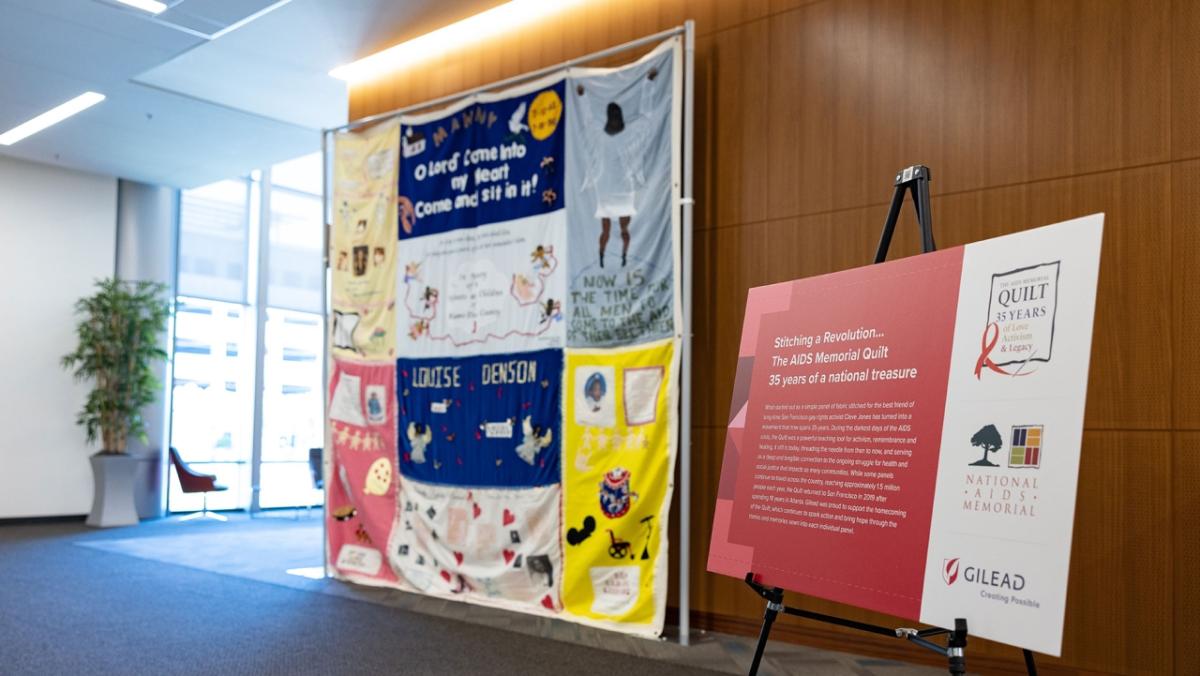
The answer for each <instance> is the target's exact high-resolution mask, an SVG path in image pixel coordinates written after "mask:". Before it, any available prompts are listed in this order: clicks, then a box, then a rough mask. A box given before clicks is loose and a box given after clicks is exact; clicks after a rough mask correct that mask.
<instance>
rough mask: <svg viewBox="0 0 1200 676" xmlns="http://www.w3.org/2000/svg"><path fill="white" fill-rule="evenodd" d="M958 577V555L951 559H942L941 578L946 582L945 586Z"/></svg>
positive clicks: (952, 582)
mask: <svg viewBox="0 0 1200 676" xmlns="http://www.w3.org/2000/svg"><path fill="white" fill-rule="evenodd" d="M957 579H958V557H954V558H953V559H942V580H944V581H945V582H946V586H947V587H949V586H950V585H952V584H954V582H955V581H956V580H957Z"/></svg>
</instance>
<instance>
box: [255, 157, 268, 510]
mask: <svg viewBox="0 0 1200 676" xmlns="http://www.w3.org/2000/svg"><path fill="white" fill-rule="evenodd" d="M258 200H259V201H258V233H257V234H258V251H256V252H255V253H256V254H257V256H256V258H257V263H256V265H255V273H256V274H255V276H254V277H255V286H254V288H255V291H254V317H255V324H254V326H255V329H254V355H255V358H254V426H253V430H254V431H253V432H252V433H251V435H252V436H251V449H252V450H251V452H250V516H254V513H255V512H257V511H258V510H259V504H258V492H259V485H260V483H261V481H262V431H263V420H262V418H263V385H264V382H263V375H264V373H265V372H266V364H265V362H266V355H267V281H268V280H269V279H270V276H269V275H270V267H271V247H270V242H271V233H270V230H271V170H270V169H265V170H263V172H262V175H261V178H260V180H259V182H258Z"/></svg>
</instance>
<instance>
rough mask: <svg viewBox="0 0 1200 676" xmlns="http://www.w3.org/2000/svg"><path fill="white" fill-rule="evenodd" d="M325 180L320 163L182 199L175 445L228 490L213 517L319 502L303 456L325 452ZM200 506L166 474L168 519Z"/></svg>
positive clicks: (217, 498) (218, 498)
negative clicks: (321, 449) (234, 511)
mask: <svg viewBox="0 0 1200 676" xmlns="http://www.w3.org/2000/svg"><path fill="white" fill-rule="evenodd" d="M322 180H323V178H322V174H321V155H320V154H319V153H315V154H313V155H307V156H305V157H301V158H298V159H295V160H291V161H288V162H283V163H281V164H278V165H275V166H274V167H272V168H271V169H270V170H268V171H264V172H261V174H260V173H259V172H255V175H253V176H251V177H249V178H245V179H236V180H227V181H220V182H218V183H213V184H211V185H207V186H204V187H201V188H197V189H194V190H186V191H184V192H183V195H182V198H181V203H180V236H179V265H178V270H179V273H178V274H179V279H178V297H177V299H176V300H177V308H176V309H177V312H176V315H175V366H174V381H173V385H172V386H173V395H172V404H171V416H172V422H171V445H172V446H174V447H175V448H177V449H178V450H179V452H180V454H181V456H182V457H183V459H184V460H185V461H186V462H187V463H188V464H189V465H192V466H194V467H195V468H196V469H197V470H198V471H202V472H208V473H212V474H216V475H217V477H218V483H222V484H224V485H226V486H227V487H228V489H229V490H227V491H224V492H221V493H214V494H212V495H210V496H209V507H210V508H214V509H235V508H253V507H255V506H257V507H264V508H267V507H290V506H300V505H309V504H319V502H320V500H321V494H320V492H319V491H316V490H315V489H314V488H313V481H312V476H311V472H310V470H309V464H308V456H309V449H310V448H317V447H320V446H321V445H322V444H323V439H324V425H323V415H324V400H323V396H324V394H323V393H324V385H323V382H324V364H325V352H324V349H325V340H324V337H325V320H324V314H323V312H324V309H323V308H324V293H325V271H324V267H323V265H322V251H323V248H324V230H323V225H322V223H323V219H322V218H321V206H322V203H321V194H320V189H321V183H322ZM260 215H261V217H260ZM264 229H265V234H266V235H267V236H266V238H265V242H263V243H264V244H265V245H266V247H265V249H263V250H260V249H262V247H260V246H259V242H260V241H263V240H262V238H261V234H260V233H263V232H264ZM260 279H261V280H262V281H263V285H261V286H260V281H259V280H260ZM258 288H264V289H265V296H266V297H265V298H263V299H261V300H262V301H263V302H262V303H261V306H262V307H261V308H260V302H259V300H260V299H258V298H256V296H257V295H258V294H257V293H256V289H258ZM260 354H261V355H262V356H261V359H262V363H261V382H256V374H257V373H259V372H260V371H259V368H258V367H259V366H260V364H259V363H258V358H259V355H260ZM257 388H261V394H262V396H261V406H260V407H258V408H257V410H256V405H257V402H256V398H255V393H256V389H257ZM256 420H257V423H258V424H257V425H256ZM256 428H257V429H259V430H260V434H259V437H258V438H255V437H254V433H255V432H254V431H255V429H256ZM201 499H202V498H201V496H200V495H198V494H197V495H185V494H184V493H182V492H181V490H180V488H179V483H178V478H177V477H176V475H175V473H174V472H172V473H171V485H170V491H169V498H168V508H169V509H170V510H171V511H193V510H198V509H199V508H200V505H201Z"/></svg>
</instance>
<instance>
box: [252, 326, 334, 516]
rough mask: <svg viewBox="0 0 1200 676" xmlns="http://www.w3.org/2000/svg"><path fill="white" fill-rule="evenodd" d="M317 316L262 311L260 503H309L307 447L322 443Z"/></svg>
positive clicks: (320, 335)
mask: <svg viewBox="0 0 1200 676" xmlns="http://www.w3.org/2000/svg"><path fill="white" fill-rule="evenodd" d="M324 337H325V328H324V321H323V319H322V317H321V316H320V315H318V314H311V313H307V312H293V311H290V310H281V309H278V308H268V309H267V328H266V336H265V339H266V340H265V347H266V362H265V363H264V364H263V381H264V382H263V412H262V416H263V419H262V430H263V432H262V433H263V437H262V459H263V465H262V475H261V476H262V480H261V482H260V484H259V504H260V505H261V506H263V507H280V506H290V505H305V504H311V502H310V501H311V499H312V490H313V487H312V477H311V475H310V474H309V472H308V449H310V448H317V447H320V446H321V445H322V444H323V443H324V434H325V432H324V429H325V428H324V425H323V424H322V417H323V416H324V410H325V409H324V399H323V395H322V392H323V391H324V389H323V387H322V384H321V382H322V381H321V378H322V363H323V360H324V353H323V350H324V345H325V343H324Z"/></svg>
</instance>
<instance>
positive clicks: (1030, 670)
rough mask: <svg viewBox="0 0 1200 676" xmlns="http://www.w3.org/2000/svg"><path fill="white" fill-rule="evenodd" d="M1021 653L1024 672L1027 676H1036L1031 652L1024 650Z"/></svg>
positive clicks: (1035, 667) (1035, 665)
mask: <svg viewBox="0 0 1200 676" xmlns="http://www.w3.org/2000/svg"><path fill="white" fill-rule="evenodd" d="M1021 653H1022V654H1023V655H1024V656H1025V672H1026V673H1027V674H1029V676H1037V664H1035V663H1034V661H1033V651H1031V650H1029V649H1028V648H1026V649H1024V650H1022V651H1021Z"/></svg>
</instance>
